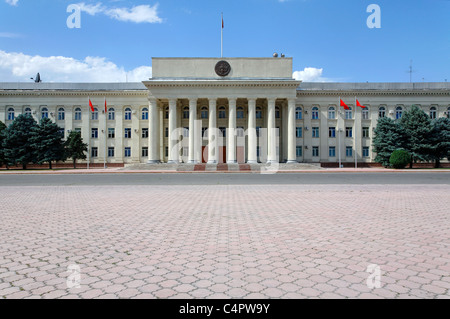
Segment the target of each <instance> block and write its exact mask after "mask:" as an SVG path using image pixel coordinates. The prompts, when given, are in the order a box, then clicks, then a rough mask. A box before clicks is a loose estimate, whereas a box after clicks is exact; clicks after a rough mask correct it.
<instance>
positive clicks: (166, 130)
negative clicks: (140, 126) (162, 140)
mask: <svg viewBox="0 0 450 319" xmlns="http://www.w3.org/2000/svg"><path fill="white" fill-rule="evenodd" d="M164 136H165V137H169V128H168V127H166V128H164Z"/></svg>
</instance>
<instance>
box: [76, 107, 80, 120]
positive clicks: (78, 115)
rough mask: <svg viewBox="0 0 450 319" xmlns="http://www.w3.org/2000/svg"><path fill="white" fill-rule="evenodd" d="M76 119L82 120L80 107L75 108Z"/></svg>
mask: <svg viewBox="0 0 450 319" xmlns="http://www.w3.org/2000/svg"><path fill="white" fill-rule="evenodd" d="M75 121H81V109H80V108H79V107H78V108H76V109H75Z"/></svg>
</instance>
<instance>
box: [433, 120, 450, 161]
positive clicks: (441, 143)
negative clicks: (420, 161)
mask: <svg viewBox="0 0 450 319" xmlns="http://www.w3.org/2000/svg"><path fill="white" fill-rule="evenodd" d="M431 144H432V148H431V152H430V157H431V159H432V160H434V163H435V164H434V167H436V168H439V166H440V164H441V159H443V158H447V159H450V119H448V118H444V117H440V118H437V119H435V120H433V121H432V122H431Z"/></svg>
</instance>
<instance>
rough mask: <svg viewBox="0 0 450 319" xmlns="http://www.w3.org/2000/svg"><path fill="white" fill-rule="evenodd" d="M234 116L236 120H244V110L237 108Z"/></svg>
mask: <svg viewBox="0 0 450 319" xmlns="http://www.w3.org/2000/svg"><path fill="white" fill-rule="evenodd" d="M236 115H237V118H238V119H243V118H244V108H243V107H238V108H237V114H236Z"/></svg>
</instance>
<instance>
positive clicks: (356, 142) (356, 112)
mask: <svg viewBox="0 0 450 319" xmlns="http://www.w3.org/2000/svg"><path fill="white" fill-rule="evenodd" d="M357 115H358V107H357V106H356V95H355V169H356V168H358V139H357V138H356V137H357V131H358V126H357V124H356V123H357Z"/></svg>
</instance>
